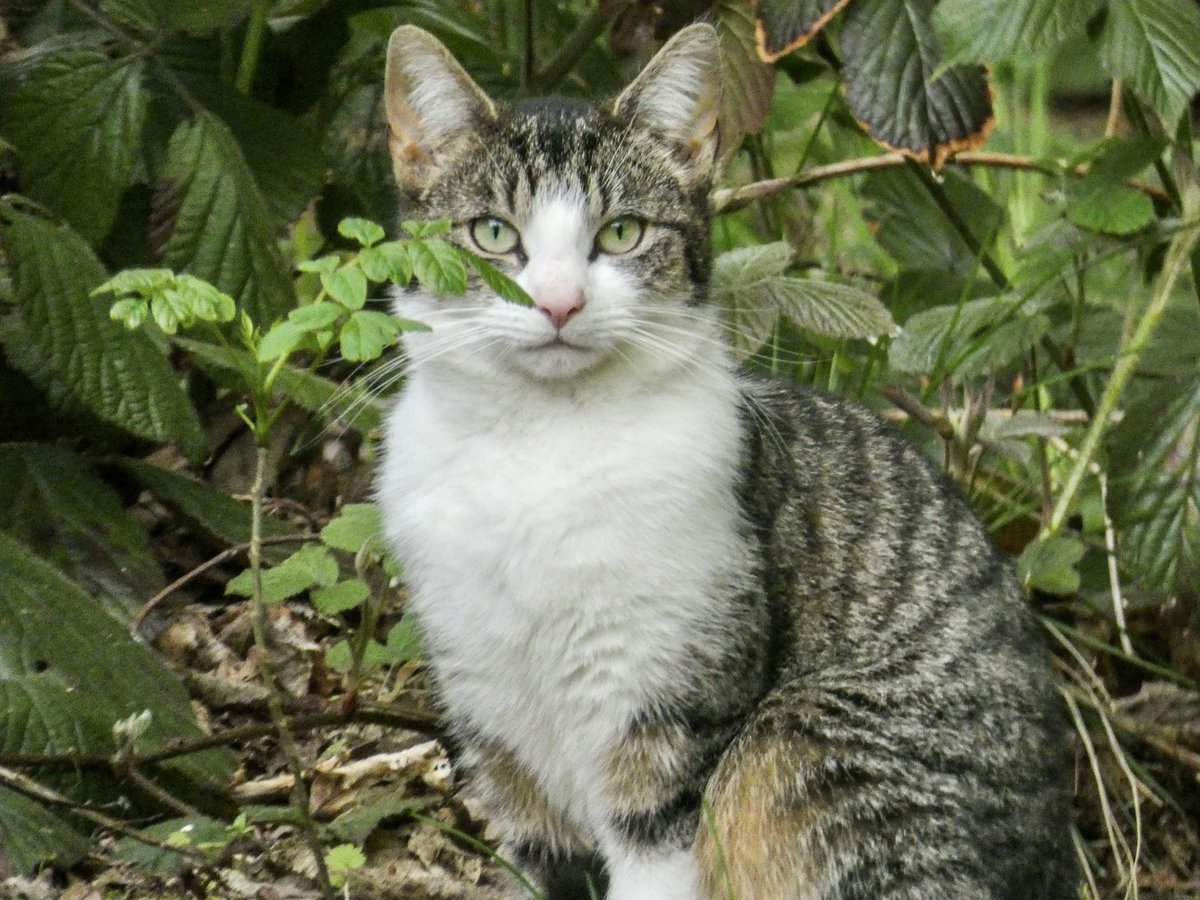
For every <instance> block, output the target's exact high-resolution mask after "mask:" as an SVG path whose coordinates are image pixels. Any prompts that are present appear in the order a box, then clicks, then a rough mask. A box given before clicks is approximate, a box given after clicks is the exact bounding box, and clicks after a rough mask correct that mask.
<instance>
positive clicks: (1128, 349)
mask: <svg viewBox="0 0 1200 900" xmlns="http://www.w3.org/2000/svg"><path fill="white" fill-rule="evenodd" d="M1182 192H1183V196H1182V201H1183V206H1184V210H1185V213H1186V215H1187V217H1188V220H1189V224H1188V225H1187V226H1185V227H1184V228H1182V229H1180V231H1179V232H1178V233H1177V234H1176V235H1175V237H1174V238H1172V240H1171V244H1170V246H1169V248H1168V249H1167V257H1166V261H1165V262H1164V263H1163V270H1162V273H1161V274H1160V275H1159V278H1158V284H1157V285H1156V286H1155V291H1154V295H1153V296H1152V297H1151V298H1150V304H1149V305H1148V306H1147V307H1146V310H1145V312H1143V313H1142V316H1141V319H1140V320H1139V321H1138V323H1137V326H1136V327H1135V328H1134V330H1133V334H1132V335H1131V336H1130V338H1129V340H1128V341H1126V342H1125V345H1124V346H1123V347H1122V348H1121V351H1120V353H1118V355H1117V361H1116V364H1115V365H1114V366H1113V371H1112V375H1111V376H1110V377H1109V379H1108V384H1107V385H1105V388H1104V393H1103V394H1102V395H1101V397H1100V402H1099V403H1098V404H1097V405H1096V415H1095V417H1094V418H1093V419H1092V424H1091V426H1090V427H1089V428H1088V431H1087V434H1086V435H1085V436H1084V439H1083V444H1082V445H1081V446H1080V448H1079V458H1078V459H1077V460H1076V461H1075V466H1074V467H1073V468H1072V469H1071V472H1070V474H1069V475H1068V476H1067V481H1066V484H1064V485H1063V489H1062V492H1061V493H1060V494H1059V495H1058V502H1057V503H1056V504H1055V506H1054V511H1053V512H1052V513H1051V514H1050V521H1049V522H1048V523H1047V524H1046V527H1045V528H1044V529H1043V530H1042V536H1043V537H1049V536H1050V535H1054V534H1057V533H1058V532H1059V531H1061V530H1062V527H1063V525H1064V524H1065V523H1066V521H1067V516H1068V514H1069V513H1070V511H1071V507H1072V505H1073V504H1074V502H1075V496H1076V495H1077V494H1078V493H1079V488H1080V486H1081V485H1082V483H1083V477H1084V475H1085V474H1086V473H1087V469H1088V465H1089V464H1090V463H1091V462H1092V459H1093V457H1095V455H1096V452H1097V450H1098V449H1099V448H1100V441H1101V439H1102V438H1103V437H1104V433H1105V431H1107V430H1108V423H1109V419H1110V417H1111V416H1112V414H1113V412H1114V411H1115V410H1116V408H1117V404H1118V403H1119V402H1120V400H1121V395H1122V393H1124V391H1125V386H1126V384H1128V382H1129V379H1130V378H1131V377H1132V375H1133V373H1134V371H1135V370H1136V369H1137V364H1138V361H1139V360H1140V359H1141V357H1142V351H1143V350H1144V349H1145V348H1146V345H1147V344H1148V343H1149V342H1150V338H1151V336H1152V335H1153V334H1154V330H1155V328H1157V327H1158V323H1159V321H1160V320H1161V319H1162V316H1163V313H1164V312H1165V311H1166V308H1167V303H1168V302H1169V301H1170V299H1171V292H1172V291H1173V290H1174V288H1175V282H1176V281H1177V280H1178V278H1179V275H1180V273H1182V272H1183V270H1184V269H1185V268H1186V267H1187V266H1188V265H1189V264H1190V262H1191V256H1192V253H1193V252H1194V251H1195V249H1196V246H1197V242H1200V223H1198V222H1196V221H1194V217H1195V216H1196V214H1197V212H1200V185H1198V184H1196V183H1195V182H1192V183H1190V184H1187V185H1186V186H1183V187H1182Z"/></svg>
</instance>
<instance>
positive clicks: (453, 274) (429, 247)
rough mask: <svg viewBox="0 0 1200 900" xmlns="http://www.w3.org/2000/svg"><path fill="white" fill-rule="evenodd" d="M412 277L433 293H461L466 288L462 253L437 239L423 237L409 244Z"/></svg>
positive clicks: (465, 272)
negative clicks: (413, 275) (414, 276)
mask: <svg viewBox="0 0 1200 900" xmlns="http://www.w3.org/2000/svg"><path fill="white" fill-rule="evenodd" d="M408 256H409V259H410V260H411V262H412V267H413V274H415V275H416V277H417V278H418V279H419V280H420V282H421V284H422V285H424V286H425V287H426V288H428V289H429V290H431V291H433V292H434V293H435V294H461V293H463V292H465V291H466V289H467V266H466V263H464V262H463V258H462V254H460V253H458V252H457V250H456V248H455V247H452V246H451V245H450V244H447V243H446V242H445V241H443V240H441V239H440V238H422V239H420V240H414V241H412V242H411V243H410V244H409V245H408Z"/></svg>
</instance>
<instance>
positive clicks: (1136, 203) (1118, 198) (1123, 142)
mask: <svg viewBox="0 0 1200 900" xmlns="http://www.w3.org/2000/svg"><path fill="white" fill-rule="evenodd" d="M1162 150H1163V142H1162V141H1159V140H1154V139H1151V138H1135V139H1132V140H1129V139H1122V138H1110V139H1109V140H1107V141H1105V142H1104V143H1103V144H1102V145H1101V148H1100V152H1099V155H1098V157H1097V158H1096V160H1095V161H1094V162H1093V163H1092V165H1091V168H1090V169H1088V172H1087V174H1086V175H1085V176H1084V177H1083V178H1080V179H1077V180H1075V181H1072V182H1071V183H1070V184H1069V185H1068V186H1067V218H1069V219H1070V220H1071V221H1072V222H1074V223H1075V224H1076V225H1078V226H1079V227H1080V228H1087V229H1089V230H1091V231H1100V232H1104V233H1106V234H1132V233H1133V232H1135V231H1137V230H1138V229H1140V228H1144V227H1145V226H1146V225H1148V224H1150V222H1151V221H1153V219H1154V204H1153V203H1151V201H1150V198H1149V197H1147V196H1146V195H1145V194H1143V193H1142V192H1141V191H1137V190H1134V189H1133V188H1130V187H1126V186H1125V184H1124V183H1123V182H1124V181H1125V180H1126V179H1127V178H1131V177H1133V176H1134V175H1136V174H1138V173H1139V172H1141V171H1142V170H1143V169H1144V168H1146V166H1148V165H1150V163H1152V162H1153V161H1154V160H1155V159H1156V158H1157V157H1158V156H1159V154H1160V153H1162Z"/></svg>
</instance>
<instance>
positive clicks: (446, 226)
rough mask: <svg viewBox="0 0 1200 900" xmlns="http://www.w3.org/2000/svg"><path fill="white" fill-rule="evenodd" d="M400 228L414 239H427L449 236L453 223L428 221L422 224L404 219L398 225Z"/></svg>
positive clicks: (436, 220)
mask: <svg viewBox="0 0 1200 900" xmlns="http://www.w3.org/2000/svg"><path fill="white" fill-rule="evenodd" d="M400 227H401V228H403V229H404V230H405V231H406V232H408V234H409V235H411V236H412V237H414V238H428V237H434V236H436V235H439V234H449V233H450V229H451V228H452V227H453V223H452V222H451V221H450V220H449V219H430V220H427V221H423V222H422V221H418V220H416V219H406V220H405V221H403V222H401V223H400Z"/></svg>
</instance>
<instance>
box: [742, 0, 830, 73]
mask: <svg viewBox="0 0 1200 900" xmlns="http://www.w3.org/2000/svg"><path fill="white" fill-rule="evenodd" d="M848 2H849V0H759V2H758V4H757V8H756V11H755V16H756V18H757V20H758V22H757V28H756V31H757V44H758V55H759V57H760V58H762V59H764V60H766V61H767V62H774V61H775V60H777V59H779V57H781V56H785V55H787V54H788V53H791V52H792V51H793V50H795V49H796V48H797V47H803V46H804V45H805V44H807V43H808V42H809V41H810V40H811V39H812V37H813V35H815V34H816V33H817V32H818V31H820V30H821V29H822V28H824V27H825V24H826V23H827V22H828V21H829V20H830V19H831V18H833V16H834V15H836V14H837V12H838V11H839V10H840V9H841V8H842V7H844V6H845V5H846V4H847V3H848Z"/></svg>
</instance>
